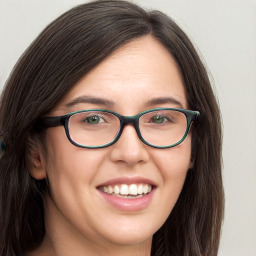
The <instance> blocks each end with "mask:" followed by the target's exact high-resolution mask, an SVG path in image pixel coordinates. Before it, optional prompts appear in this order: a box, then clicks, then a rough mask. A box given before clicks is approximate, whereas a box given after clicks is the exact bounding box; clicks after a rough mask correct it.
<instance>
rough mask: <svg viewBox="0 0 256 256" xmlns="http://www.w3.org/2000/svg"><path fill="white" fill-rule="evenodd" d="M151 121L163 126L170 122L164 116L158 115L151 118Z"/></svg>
mask: <svg viewBox="0 0 256 256" xmlns="http://www.w3.org/2000/svg"><path fill="white" fill-rule="evenodd" d="M151 121H152V122H153V123H156V124H162V123H164V122H167V121H169V119H168V118H167V117H166V116H163V115H156V116H153V117H152V118H151Z"/></svg>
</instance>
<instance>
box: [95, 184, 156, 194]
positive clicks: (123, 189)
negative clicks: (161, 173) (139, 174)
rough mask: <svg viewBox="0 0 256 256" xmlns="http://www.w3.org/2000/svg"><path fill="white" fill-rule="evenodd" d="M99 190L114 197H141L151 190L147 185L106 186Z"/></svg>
mask: <svg viewBox="0 0 256 256" xmlns="http://www.w3.org/2000/svg"><path fill="white" fill-rule="evenodd" d="M100 190H102V191H104V192H105V193H108V194H113V193H114V194H115V195H142V194H147V193H149V192H150V191H151V190H152V186H151V185H149V184H131V185H127V184H121V185H108V186H103V187H100Z"/></svg>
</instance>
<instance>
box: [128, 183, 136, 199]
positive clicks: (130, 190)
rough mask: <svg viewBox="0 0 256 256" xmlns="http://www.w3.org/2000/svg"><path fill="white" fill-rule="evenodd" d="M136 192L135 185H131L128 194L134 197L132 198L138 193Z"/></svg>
mask: <svg viewBox="0 0 256 256" xmlns="http://www.w3.org/2000/svg"><path fill="white" fill-rule="evenodd" d="M137 191H138V189H137V186H136V185H135V184H132V185H130V186H129V194H130V195H134V196H135V195H137V193H138V192H137Z"/></svg>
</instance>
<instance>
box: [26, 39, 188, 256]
mask: <svg viewBox="0 0 256 256" xmlns="http://www.w3.org/2000/svg"><path fill="white" fill-rule="evenodd" d="M81 96H93V97H97V98H104V99H107V100H110V101H113V104H112V105H111V106H110V105H109V106H105V105H104V104H93V103H77V104H75V105H72V106H71V107H67V104H68V103H70V102H72V101H73V100H74V99H76V98H78V97H81ZM163 97H171V98H172V99H175V100H176V101H177V102H179V103H173V102H162V103H157V104H156V103H154V104H149V101H150V100H151V99H153V98H154V99H155V98H163ZM156 107H182V108H188V105H187V101H186V93H185V89H184V85H183V79H182V76H181V74H180V71H179V69H178V67H177V65H176V63H175V61H174V59H173V58H172V56H171V55H170V53H169V52H168V51H167V50H166V49H165V48H164V47H163V46H162V45H161V44H160V43H159V42H158V41H157V40H156V39H154V38H153V37H151V36H145V37H142V38H139V39H136V40H134V41H132V42H130V43H128V44H126V45H124V46H122V47H121V48H119V49H118V50H117V51H115V52H114V53H113V54H112V55H111V56H110V57H109V58H107V59H106V60H105V61H103V62H102V63H101V64H100V65H98V66H97V67H96V68H94V69H93V70H92V71H91V72H89V73H88V74H87V75H86V76H84V77H83V78H82V79H81V80H80V81H79V82H78V83H77V84H75V85H74V87H73V88H72V89H71V91H70V92H69V93H68V94H67V95H66V96H65V97H64V99H63V100H62V101H61V102H60V103H59V104H58V105H57V106H56V107H55V108H54V109H53V110H52V111H51V113H49V115H50V116H58V115H63V114H67V113H70V112H72V111H77V110H82V109H88V108H105V109H109V110H113V111H115V112H118V113H120V114H122V115H135V114H137V113H140V112H142V111H144V110H147V109H151V108H156ZM190 157H191V135H190V134H189V135H188V137H187V138H186V139H185V141H184V142H183V143H181V144H180V145H178V146H176V147H173V148H169V149H156V148H152V147H149V146H147V145H145V144H143V143H142V142H141V141H140V139H139V138H138V136H137V134H136V131H135V129H134V128H133V126H132V125H127V126H126V127H125V128H124V131H123V134H122V136H121V137H120V139H119V140H118V141H117V142H116V143H115V144H113V145H112V146H110V147H107V148H101V149H83V148H79V147H76V146H74V145H72V144H71V143H70V142H69V140H68V139H67V137H66V134H65V131H64V128H63V126H58V127H54V128H49V129H47V131H46V149H43V147H42V145H41V144H40V143H39V142H38V143H36V150H35V152H34V157H33V163H34V167H33V168H32V169H31V175H32V176H33V177H35V178H36V179H42V178H45V177H48V179H49V182H50V190H51V197H50V196H47V197H46V199H45V223H46V235H45V238H44V241H43V243H42V245H41V246H40V247H39V248H38V249H37V250H35V251H34V252H31V253H30V254H29V255H32V256H33V255H37V256H41V255H48V256H49V255H55V256H70V255H76V256H79V255H91V256H94V255H95V256H96V255H97V256H99V255H112V256H115V255H119V256H120V255H123V256H126V255H135V256H136V255H138V256H139V255H143V256H149V255H150V250H151V242H152V236H153V234H154V233H155V232H156V231H157V230H158V229H159V228H160V227H161V226H162V225H163V223H164V222H165V220H166V219H167V217H168V216H169V214H170V212H171V211H172V209H173V207H174V205H175V203H176V201H177V199H178V196H179V194H180V192H181V190H182V187H183V184H184V180H185V178H186V174H187V171H188V168H189V164H190ZM120 177H145V178H148V179H150V180H152V181H154V183H155V184H156V188H155V193H154V196H153V199H152V201H151V203H150V205H149V206H148V207H146V209H143V210H142V211H135V212H124V211H120V210H118V209H116V208H115V207H113V206H112V205H110V204H109V203H108V202H106V200H105V199H104V198H103V197H102V196H101V195H100V194H99V191H98V190H97V186H99V184H102V183H104V182H106V181H107V180H109V179H111V178H120Z"/></svg>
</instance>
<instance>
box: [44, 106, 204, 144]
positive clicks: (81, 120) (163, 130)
mask: <svg viewBox="0 0 256 256" xmlns="http://www.w3.org/2000/svg"><path fill="white" fill-rule="evenodd" d="M199 115H200V113H199V112H198V111H192V110H187V109H178V108H155V109H150V110H147V111H144V112H141V113H139V114H138V115H135V116H122V115H120V114H118V113H116V112H113V111H109V110H105V109H88V110H81V111H76V112H72V113H70V114H67V115H63V116H56V117H45V118H42V119H41V120H40V121H39V125H41V126H42V127H44V128H49V127H55V126H59V125H63V126H64V127H65V132H66V135H67V138H68V139H69V141H70V142H71V143H72V144H74V145H75V146H78V147H82V148H104V147H108V146H110V145H112V144H114V143H115V142H117V140H118V139H119V138H120V136H121V134H122V131H123V129H124V126H125V125H127V124H132V125H133V126H134V128H135V130H136V132H137V134H138V137H139V138H140V139H141V141H142V142H143V143H145V144H146V145H148V146H151V147H154V148H171V147H174V146H177V145H178V144H180V143H181V142H182V141H184V140H185V138H186V136H187V135H188V132H189V128H190V126H191V123H192V121H195V120H196V119H197V118H198V117H199Z"/></svg>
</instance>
